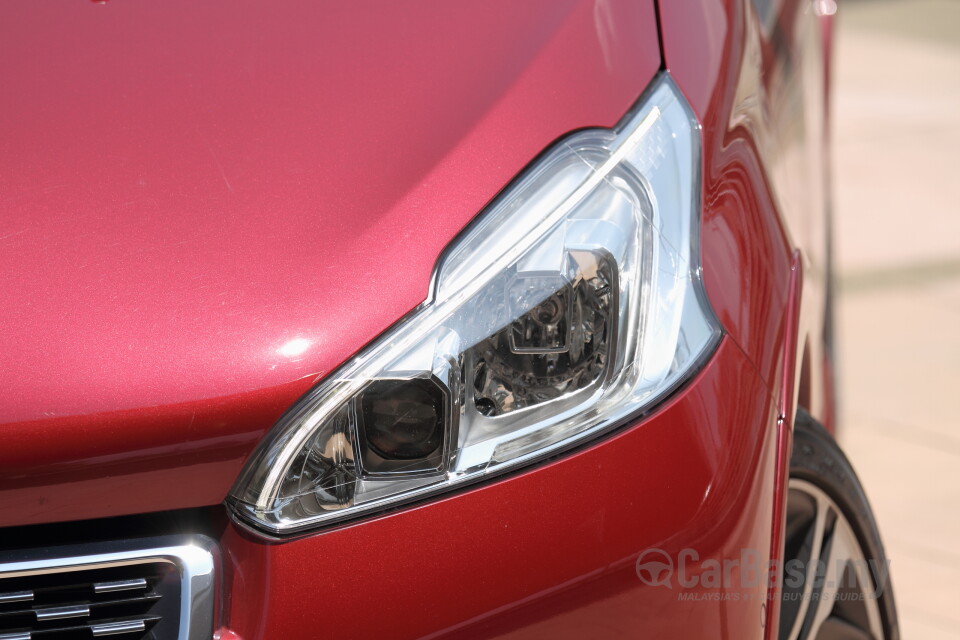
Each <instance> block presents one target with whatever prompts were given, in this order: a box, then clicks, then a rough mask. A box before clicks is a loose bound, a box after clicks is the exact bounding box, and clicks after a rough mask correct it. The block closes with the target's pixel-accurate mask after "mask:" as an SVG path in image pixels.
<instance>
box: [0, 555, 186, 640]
mask: <svg viewBox="0 0 960 640" xmlns="http://www.w3.org/2000/svg"><path fill="white" fill-rule="evenodd" d="M94 585H100V589H99V591H98V589H96V588H95V586H94ZM28 593H29V594H30V598H29V599H27V597H26V594H28ZM9 594H20V596H19V597H16V598H14V597H9V598H7V599H6V600H4V599H0V638H4V637H5V636H13V637H16V635H17V634H21V635H23V634H30V638H31V640H38V639H39V640H71V639H73V638H76V639H78V640H79V639H81V638H82V639H85V640H90V639H91V638H94V637H106V638H118V639H121V640H124V639H125V640H155V639H156V640H163V639H167V638H175V637H176V636H177V630H178V626H179V606H180V603H179V600H180V577H179V572H178V571H177V570H176V568H175V567H174V565H172V564H170V563H167V562H147V563H137V564H130V565H121V566H114V567H108V568H100V569H84V568H82V567H78V568H76V569H74V570H67V571H56V572H50V573H39V574H35V575H29V576H17V577H0V596H3V595H9ZM95 631H96V635H95V633H94V632H95Z"/></svg>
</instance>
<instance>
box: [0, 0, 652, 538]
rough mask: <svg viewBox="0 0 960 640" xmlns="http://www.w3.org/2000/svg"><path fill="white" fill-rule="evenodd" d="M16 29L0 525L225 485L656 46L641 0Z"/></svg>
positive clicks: (189, 4) (146, 9)
mask: <svg viewBox="0 0 960 640" xmlns="http://www.w3.org/2000/svg"><path fill="white" fill-rule="evenodd" d="M0 24H3V25H4V33H3V37H2V38H0V78H2V81H3V87H4V88H3V96H4V97H3V100H2V102H0V114H2V117H3V121H4V122H6V123H16V126H15V127H5V128H4V133H3V138H2V153H0V268H2V270H3V271H4V273H6V274H8V277H6V278H4V279H3V280H2V281H0V300H4V301H6V302H7V303H6V304H4V305H2V306H0V386H2V388H3V390H4V393H3V400H2V401H0V507H2V508H0V526H5V525H16V524H27V523H39V522H51V521H58V520H71V519H77V518H95V517H103V516H111V515H118V514H124V513H136V512H142V511H145V510H160V509H169V508H172V507H174V506H191V505H198V504H215V503H217V502H220V501H221V500H222V499H223V498H224V496H225V495H226V493H227V490H228V489H229V487H230V485H231V484H232V482H233V480H234V478H235V477H236V473H237V471H238V469H239V468H240V465H241V464H242V462H243V460H244V458H245V456H246V455H247V454H248V453H249V451H250V450H251V449H252V447H253V445H254V444H255V442H256V440H257V439H258V438H259V437H260V436H262V435H263V433H264V432H265V431H266V429H267V428H268V427H269V426H270V425H271V424H272V423H273V422H274V421H275V420H276V418H277V417H279V415H280V413H281V412H282V410H283V408H285V407H287V406H289V405H290V404H292V403H293V402H294V401H295V400H296V398H297V397H298V396H299V395H300V394H302V393H303V392H304V391H305V390H306V389H307V388H308V387H309V385H310V383H311V382H312V381H313V380H315V379H316V377H317V376H318V375H322V374H324V373H326V372H329V371H330V370H331V369H333V368H335V367H336V366H337V365H338V364H340V363H341V362H342V361H343V360H344V359H346V358H347V357H349V356H350V355H351V354H352V353H354V352H355V351H356V350H357V349H358V348H359V347H360V346H362V345H363V344H364V343H366V342H368V341H369V340H370V339H372V338H373V337H374V336H376V335H377V334H378V333H380V332H381V331H383V330H384V329H385V328H387V327H388V326H389V325H390V324H392V323H393V322H394V321H396V320H397V318H399V317H400V316H402V315H403V314H405V313H406V312H408V311H409V310H410V309H411V308H413V307H415V306H416V305H417V304H419V303H420V302H421V301H422V300H423V299H424V298H425V296H426V292H427V287H428V284H429V280H430V274H431V271H432V269H433V265H434V263H435V262H436V259H437V257H438V255H439V254H440V252H441V250H442V249H443V247H444V246H445V245H446V244H447V243H449V241H450V240H451V239H452V238H453V237H454V236H455V235H456V233H457V232H459V231H460V230H461V229H462V228H463V227H464V226H465V225H466V223H467V222H468V221H469V220H470V219H471V218H473V217H474V216H475V215H476V213H477V212H478V211H480V210H481V209H482V208H483V206H484V205H485V204H486V203H487V202H488V201H489V200H490V199H491V198H492V197H493V196H494V195H495V194H496V193H497V191H498V190H500V189H501V188H502V187H503V186H504V185H505V184H506V183H507V182H508V181H509V180H510V179H511V178H512V177H513V176H514V175H516V174H517V173H518V172H519V171H520V169H522V168H523V166H524V165H525V164H527V163H528V162H530V161H531V159H533V158H534V157H535V156H536V155H537V154H538V153H539V152H540V151H542V150H543V149H544V148H545V147H547V146H548V145H549V144H550V143H551V142H552V141H553V140H555V139H556V138H558V137H560V136H562V135H563V134H565V133H567V132H569V131H570V130H571V129H576V128H580V127H585V126H609V125H612V124H613V123H615V122H616V121H617V120H618V119H619V118H620V117H621V116H622V115H623V113H624V112H626V111H627V109H628V108H629V107H630V106H631V104H632V103H633V102H634V101H635V100H636V98H637V97H638V96H639V94H640V93H641V92H642V91H643V89H644V87H645V85H646V84H647V83H648V82H649V81H650V79H651V78H652V77H653V75H654V73H655V72H656V70H657V68H658V67H659V63H660V60H659V48H658V43H657V37H656V33H657V31H656V24H655V16H654V11H653V6H652V4H649V3H635V2H626V1H619V2H603V3H594V2H591V1H586V0H583V1H581V0H562V1H559V2H558V1H556V0H539V1H536V2H526V3H514V2H508V1H506V0H503V1H501V2H482V3H469V4H464V3H448V2H439V1H438V2H427V3H420V4H418V5H417V6H416V7H410V6H408V5H406V4H402V3H386V2H374V3H363V2H360V3H352V2H351V3H319V2H314V1H313V0H309V1H307V0H303V1H299V2H294V3H285V4H284V5H282V7H277V6H270V5H265V4H264V3H262V2H253V1H252V0H244V1H243V2H231V3H229V4H225V3H215V2H202V3H197V2H193V1H192V0H177V1H174V0H171V1H168V2H163V3H141V2H110V3H107V4H103V5H97V4H93V3H89V2H68V3H56V4H46V3H44V4H36V3H29V2H17V3H15V2H7V3H3V4H2V5H0ZM558 105H562V108H558ZM295 340H298V341H300V342H292V341H295ZM291 342H292V345H293V346H298V347H299V348H296V349H294V348H291V349H289V350H285V349H284V346H285V345H288V344H291ZM304 345H305V348H304ZM217 438H225V440H223V441H222V442H223V444H224V446H221V445H220V444H218V442H220V441H218V440H217ZM75 472H76V473H75ZM51 474H52V475H51ZM160 487H162V489H160ZM107 494H109V495H107Z"/></svg>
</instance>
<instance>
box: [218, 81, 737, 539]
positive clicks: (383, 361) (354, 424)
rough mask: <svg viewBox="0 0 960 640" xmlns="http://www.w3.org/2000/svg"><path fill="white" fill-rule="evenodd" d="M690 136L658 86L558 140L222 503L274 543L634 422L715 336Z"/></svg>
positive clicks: (683, 113)
mask: <svg viewBox="0 0 960 640" xmlns="http://www.w3.org/2000/svg"><path fill="white" fill-rule="evenodd" d="M698 177H699V136H698V129H697V125H696V122H695V120H694V119H693V116H692V114H691V113H690V111H689V109H688V107H687V106H686V104H685V103H684V101H683V99H682V98H681V96H680V94H679V92H678V91H677V89H676V88H675V87H674V85H673V83H672V81H671V80H670V79H669V78H668V77H667V76H665V75H664V76H662V77H661V78H659V79H658V80H657V81H656V82H655V83H654V85H653V86H652V87H651V88H650V90H649V91H648V92H647V93H646V95H645V98H644V100H643V101H642V103H641V105H640V107H639V108H638V109H636V110H635V111H633V112H631V114H630V115H629V116H628V117H627V118H625V120H624V121H623V123H622V124H621V125H620V126H619V127H617V128H616V129H615V130H592V131H584V132H581V133H577V134H574V135H572V136H570V137H569V138H567V139H566V140H565V141H563V142H561V143H559V144H557V145H556V147H554V148H553V149H552V150H551V151H550V152H548V153H547V154H546V155H545V156H544V157H543V158H542V159H541V160H539V161H538V162H537V163H536V164H535V165H534V166H533V167H532V168H531V169H530V170H528V171H527V172H526V173H525V174H524V175H523V176H522V177H521V178H520V179H519V180H518V181H517V182H516V183H515V184H514V185H512V186H511V187H510V188H509V189H508V190H507V191H506V192H505V193H504V194H503V196H502V197H500V198H499V199H498V200H497V202H495V203H494V204H493V205H492V206H491V207H490V208H489V210H488V211H486V212H485V213H484V214H483V215H482V216H480V217H479V219H478V220H477V221H476V222H475V223H474V224H473V225H472V226H471V227H470V228H469V229H467V231H466V232H465V233H464V234H463V235H462V236H461V237H460V238H459V239H458V240H456V241H455V242H454V243H453V245H452V246H451V247H450V248H449V249H448V251H447V252H446V254H445V255H444V257H443V259H442V260H441V261H440V264H439V265H438V268H437V270H436V273H435V276H434V281H433V286H432V292H431V295H430V299H429V300H428V301H427V302H425V303H424V304H423V305H421V306H420V307H419V308H418V309H417V310H416V311H415V312H413V313H412V314H410V315H409V316H408V317H406V318H405V319H403V320H402V321H400V322H399V323H398V324H397V325H395V326H394V327H393V328H392V329H390V330H389V331H388V332H387V333H386V334H384V335H383V336H382V337H381V338H379V339H378V340H376V341H375V342H374V343H373V344H371V345H369V346H368V347H367V348H365V349H364V350H363V351H362V352H360V353H359V354H357V355H356V356H355V357H354V358H353V359H352V360H351V361H350V362H348V363H347V364H346V365H344V366H343V367H342V368H341V369H340V370H338V371H336V372H335V373H334V374H332V375H331V376H330V377H329V378H328V379H326V380H325V381H323V382H322V383H320V384H319V385H318V386H317V387H315V388H314V389H313V390H312V391H311V392H310V393H309V394H307V395H306V396H305V397H304V398H303V399H302V400H301V401H300V402H299V403H298V404H297V405H296V406H295V407H294V408H293V409H291V410H290V411H289V412H288V413H287V414H286V415H285V416H284V417H283V418H282V419H281V420H280V422H279V423H278V424H277V425H276V426H275V427H274V428H273V430H272V431H271V432H270V434H269V435H268V437H267V438H266V439H265V441H264V442H263V443H262V444H261V446H260V447H259V448H258V450H257V451H256V452H255V453H254V455H253V456H252V458H251V459H250V461H249V462H248V464H247V466H246V468H245V469H244V472H243V473H242V474H241V476H240V478H239V479H238V481H237V484H236V486H235V487H234V489H233V491H232V492H231V498H230V504H231V505H232V507H233V508H234V509H235V511H236V512H237V513H238V514H239V515H240V516H241V517H243V518H245V519H246V520H248V521H250V522H252V523H254V524H255V525H257V526H259V527H261V528H263V529H266V530H268V531H271V532H275V533H286V532H294V531H301V530H303V529H305V528H309V527H313V526H316V525H320V524H322V523H329V522H332V521H335V520H341V519H344V518H348V517H352V516H354V515H357V514H361V513H364V512H369V511H372V510H374V509H378V508H382V507H384V506H387V505H391V504H395V503H397V502H400V501H406V500H410V499H412V498H416V497H421V496H424V495H427V494H432V493H437V492H440V491H444V490H447V489H452V488H454V487H456V486H458V485H461V484H463V483H467V482H471V481H475V480H477V479H479V478H483V477H485V476H489V475H491V474H496V473H499V472H502V471H504V470H506V469H510V468H515V467H518V466H520V465H523V464H526V463H529V462H531V461H533V460H535V459H537V458H542V457H543V456H546V455H548V454H553V453H555V452H557V450H559V449H561V448H565V447H569V446H571V445H573V444H575V443H581V442H583V441H585V440H587V439H588V438H592V437H594V436H597V435H599V434H600V433H602V432H604V431H607V430H609V429H611V428H613V427H615V426H617V425H618V424H622V423H623V422H624V421H625V420H626V419H628V418H630V417H632V416H635V415H637V414H638V413H639V412H641V411H643V410H646V409H649V408H650V407H651V406H652V405H653V404H654V403H656V402H657V401H659V400H661V399H663V398H664V397H665V396H666V395H667V394H668V393H669V392H670V391H671V390H672V389H674V388H676V386H677V385H678V384H679V383H680V382H682V380H683V379H684V378H685V377H687V376H689V374H690V373H691V372H692V371H694V370H695V369H696V368H697V366H698V363H700V362H701V361H702V360H703V359H704V358H705V357H706V356H707V355H708V353H709V352H710V351H711V350H712V348H713V346H714V345H715V344H716V342H717V337H718V336H719V330H718V328H717V325H716V323H715V322H714V321H713V319H712V315H711V313H710V311H709V309H708V308H707V305H706V302H705V297H704V295H703V293H702V291H701V287H700V281H699V272H698V269H697V264H696V263H697V254H696V250H695V242H694V239H695V236H696V228H697V227H696V224H695V223H696V219H697V209H698V205H699V183H698Z"/></svg>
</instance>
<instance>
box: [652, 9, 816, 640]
mask: <svg viewBox="0 0 960 640" xmlns="http://www.w3.org/2000/svg"><path fill="white" fill-rule="evenodd" d="M775 6H778V13H776V14H774V15H773V16H772V19H771V20H770V21H769V23H768V24H766V25H764V24H761V20H760V18H759V16H758V15H757V14H756V13H755V12H754V11H753V10H752V8H751V3H749V2H745V1H742V0H716V1H715V0H671V1H670V2H661V3H660V17H661V27H662V33H663V51H664V56H665V64H666V67H667V69H668V70H669V71H670V73H671V74H672V75H673V77H674V78H675V80H676V81H677V83H678V85H679V86H680V88H681V90H683V91H684V93H685V94H686V95H687V96H688V98H689V99H690V101H691V103H692V105H693V108H694V112H695V113H696V115H697V117H698V119H699V120H700V122H701V123H702V125H703V131H704V134H703V144H704V185H703V189H704V191H703V200H704V204H703V226H702V229H701V232H702V252H703V265H704V282H705V284H706V288H707V292H708V296H709V298H710V301H711V304H712V305H713V306H714V309H715V310H716V311H717V314H718V316H719V317H720V318H721V321H722V322H723V324H724V327H725V328H726V329H727V330H728V331H729V332H730V336H731V337H732V338H733V339H734V340H736V341H737V343H738V344H740V345H741V346H742V348H743V349H744V352H745V353H746V354H747V356H748V357H749V359H750V360H751V362H752V364H753V365H754V366H756V367H757V368H758V370H759V371H760V373H761V375H762V377H763V379H764V380H765V381H766V382H767V383H768V384H769V385H770V387H771V389H773V390H775V392H776V395H777V398H778V404H779V407H780V409H779V412H778V413H779V419H778V420H777V423H776V425H770V426H771V428H772V429H775V430H776V431H775V438H776V440H777V442H778V445H777V446H778V452H777V464H776V470H775V473H774V474H773V475H772V476H771V477H770V478H769V481H770V482H771V483H772V484H773V485H774V486H775V491H774V495H775V503H774V510H773V513H774V514H775V517H774V519H773V521H772V522H771V523H770V526H771V527H772V535H771V539H772V544H771V551H770V557H771V560H775V559H776V558H777V557H778V555H779V553H780V550H781V549H782V546H783V540H782V532H783V519H784V513H785V504H786V487H787V479H786V476H787V473H788V471H789V460H790V450H791V446H792V438H791V435H792V433H791V430H792V428H793V417H794V415H795V412H796V407H797V405H798V402H802V405H803V406H804V408H805V409H807V410H809V411H811V412H812V414H813V415H814V416H816V417H818V418H819V419H820V420H821V421H823V422H825V424H827V425H828V426H830V427H832V425H833V418H834V416H833V402H834V401H833V397H834V390H833V379H832V369H831V361H830V358H829V353H828V351H827V349H826V347H827V345H826V336H825V333H824V331H825V327H826V323H827V315H826V314H827V313H828V309H827V299H826V298H827V288H828V283H827V278H828V276H829V273H828V266H829V256H828V254H827V251H828V238H827V236H828V234H829V217H828V195H829V191H828V185H829V163H828V154H827V153H826V143H827V122H826V115H825V112H826V107H827V106H828V101H827V98H826V96H827V95H828V92H829V64H828V63H829V51H830V49H829V46H830V34H831V30H830V24H831V22H830V18H821V17H817V16H814V15H813V13H812V12H811V11H810V7H809V4H808V3H806V2H803V1H802V0H785V1H784V2H782V3H780V4H779V5H775ZM811 61H813V64H811ZM810 94H812V95H814V96H822V97H823V100H822V101H818V100H813V101H812V104H806V103H805V100H804V99H805V98H806V96H808V95H810ZM798 104H799V106H798ZM798 121H799V123H800V124H799V125H798ZM798 131H799V133H798ZM798 154H802V155H803V156H804V157H805V162H801V166H800V167H799V169H802V170H798V167H797V165H796V164H795V158H796V156H797V155H798ZM791 163H794V164H791ZM787 205H789V206H787ZM738 285H739V286H738ZM778 593H779V587H778V586H776V587H774V588H773V589H771V591H770V597H771V602H774V603H779V599H778ZM778 619H779V606H778V605H777V606H773V607H771V608H770V609H769V610H768V612H767V628H768V629H769V630H770V632H769V635H768V637H771V638H772V637H774V635H775V629H776V628H777V623H778Z"/></svg>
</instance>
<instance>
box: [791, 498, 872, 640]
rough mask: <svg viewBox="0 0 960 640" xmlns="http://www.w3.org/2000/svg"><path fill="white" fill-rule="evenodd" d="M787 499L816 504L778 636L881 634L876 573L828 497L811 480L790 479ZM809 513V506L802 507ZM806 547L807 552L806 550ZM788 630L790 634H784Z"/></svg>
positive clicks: (822, 639)
mask: <svg viewBox="0 0 960 640" xmlns="http://www.w3.org/2000/svg"><path fill="white" fill-rule="evenodd" d="M790 492H791V493H790V495H791V499H795V500H796V499H803V500H804V501H805V503H804V504H809V503H810V501H811V499H812V501H813V502H814V503H815V505H816V509H815V515H814V517H813V518H812V524H810V525H809V527H808V531H807V534H806V540H805V542H804V545H803V547H801V549H800V550H799V551H798V552H797V555H798V556H799V557H796V558H784V560H785V561H790V560H800V561H801V562H806V566H805V567H804V582H803V588H802V594H801V595H800V602H799V605H798V606H797V607H796V616H795V617H794V618H793V620H792V624H790V626H789V627H787V626H782V627H781V637H786V638H788V639H789V640H808V639H809V640H844V639H848V638H849V639H860V638H864V639H865V638H873V639H874V640H881V639H882V638H883V625H882V623H881V618H880V607H879V603H878V601H877V598H878V596H879V595H880V594H879V593H878V590H877V586H876V584H875V580H874V574H875V571H874V570H871V566H870V564H869V563H868V562H867V558H866V556H865V554H864V552H863V549H862V547H861V546H860V543H859V541H858V540H857V537H856V534H855V533H854V531H853V529H852V527H851V526H850V524H849V523H848V522H847V520H846V518H845V517H844V516H843V514H842V512H841V511H840V509H839V508H838V507H837V505H836V504H835V503H834V502H833V500H832V499H831V498H830V497H829V496H828V495H827V494H826V493H824V492H823V491H822V490H820V489H819V488H818V487H816V486H815V485H813V484H812V483H810V482H807V481H805V480H799V479H791V480H790ZM806 508H807V510H808V511H809V506H808V507H806ZM807 549H809V555H807V554H806V551H807ZM788 628H789V633H788V634H787V635H785V636H784V632H785V630H786V629H788Z"/></svg>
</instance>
